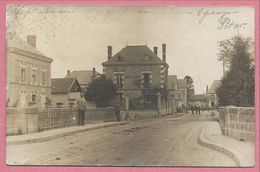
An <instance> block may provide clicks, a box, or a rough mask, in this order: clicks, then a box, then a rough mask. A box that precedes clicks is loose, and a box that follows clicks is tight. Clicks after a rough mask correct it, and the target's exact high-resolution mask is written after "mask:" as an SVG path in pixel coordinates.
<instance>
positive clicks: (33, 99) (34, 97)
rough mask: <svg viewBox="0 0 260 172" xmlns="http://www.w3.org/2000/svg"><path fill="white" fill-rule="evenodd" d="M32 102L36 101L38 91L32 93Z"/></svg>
mask: <svg viewBox="0 0 260 172" xmlns="http://www.w3.org/2000/svg"><path fill="white" fill-rule="evenodd" d="M32 102H36V93H32Z"/></svg>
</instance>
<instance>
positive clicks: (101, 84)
mask: <svg viewBox="0 0 260 172" xmlns="http://www.w3.org/2000/svg"><path fill="white" fill-rule="evenodd" d="M115 96H116V86H115V85H114V84H113V82H112V80H110V79H107V78H106V77H105V75H102V76H101V77H100V78H97V79H94V80H93V81H92V82H91V83H90V85H89V87H88V89H87V93H86V96H85V98H86V100H89V101H95V102H96V103H97V107H107V106H110V105H111V100H112V99H113V98H115Z"/></svg>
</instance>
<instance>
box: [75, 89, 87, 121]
mask: <svg viewBox="0 0 260 172" xmlns="http://www.w3.org/2000/svg"><path fill="white" fill-rule="evenodd" d="M83 95H84V94H83V93H81V94H80V98H79V99H78V100H77V104H76V105H77V110H78V125H84V124H85V112H86V100H85V98H84V96H83Z"/></svg>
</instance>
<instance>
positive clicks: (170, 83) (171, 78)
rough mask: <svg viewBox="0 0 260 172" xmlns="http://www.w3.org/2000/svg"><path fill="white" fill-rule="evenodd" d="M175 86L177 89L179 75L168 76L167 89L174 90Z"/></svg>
mask: <svg viewBox="0 0 260 172" xmlns="http://www.w3.org/2000/svg"><path fill="white" fill-rule="evenodd" d="M173 85H175V86H176V87H177V75H168V77H167V88H168V89H170V88H174V87H173Z"/></svg>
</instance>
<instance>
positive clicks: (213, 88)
mask: <svg viewBox="0 0 260 172" xmlns="http://www.w3.org/2000/svg"><path fill="white" fill-rule="evenodd" d="M220 84H221V80H215V81H213V83H212V84H211V86H210V88H209V90H208V92H207V94H216V89H217V88H218V87H219V86H220Z"/></svg>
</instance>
